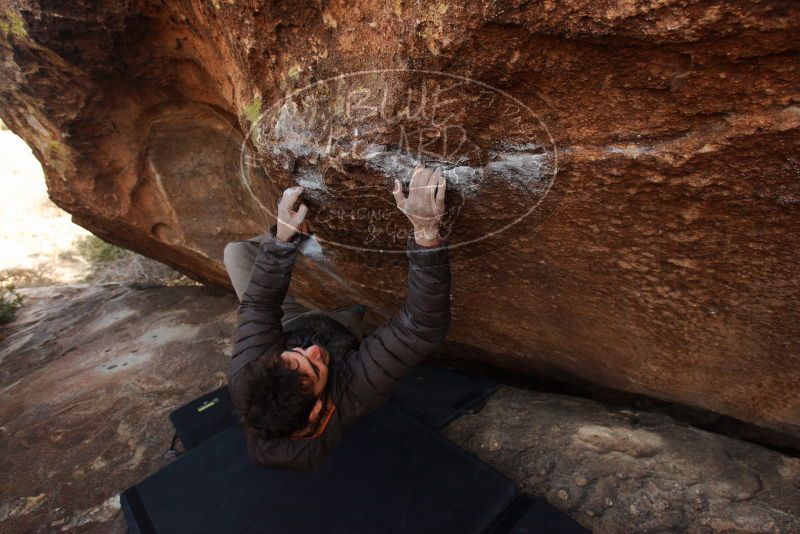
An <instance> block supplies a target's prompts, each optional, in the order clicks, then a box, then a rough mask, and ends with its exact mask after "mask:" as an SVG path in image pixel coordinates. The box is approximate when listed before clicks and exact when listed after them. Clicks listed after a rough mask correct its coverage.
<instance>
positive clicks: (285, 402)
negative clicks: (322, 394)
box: [242, 357, 317, 439]
mask: <svg viewBox="0 0 800 534" xmlns="http://www.w3.org/2000/svg"><path fill="white" fill-rule="evenodd" d="M316 402H317V398H316V397H315V396H314V393H313V392H312V386H311V383H310V382H309V380H308V379H307V377H305V376H304V375H303V374H301V373H300V372H299V371H297V370H296V369H292V368H290V367H287V365H286V363H285V362H284V361H283V360H282V359H281V358H280V357H277V358H275V359H274V360H272V361H271V362H270V363H267V364H265V365H258V364H256V365H255V366H253V370H252V371H251V374H250V377H249V379H248V385H247V396H246V400H245V406H244V412H245V413H244V414H242V415H243V418H244V422H245V424H247V425H249V426H251V427H252V428H254V429H256V433H257V434H259V437H260V438H261V439H273V438H286V437H289V436H290V435H291V434H292V433H294V432H296V431H298V430H300V429H302V428H304V427H305V426H306V425H307V424H308V416H309V415H310V414H311V410H313V409H314V404H315V403H316Z"/></svg>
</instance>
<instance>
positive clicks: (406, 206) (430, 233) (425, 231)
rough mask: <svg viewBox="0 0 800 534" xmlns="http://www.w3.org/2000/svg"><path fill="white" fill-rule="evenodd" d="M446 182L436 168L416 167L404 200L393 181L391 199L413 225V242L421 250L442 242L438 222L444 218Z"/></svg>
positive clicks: (399, 189) (397, 181)
mask: <svg viewBox="0 0 800 534" xmlns="http://www.w3.org/2000/svg"><path fill="white" fill-rule="evenodd" d="M446 187H447V183H446V182H445V179H444V177H443V176H442V171H441V170H440V169H430V168H425V167H423V166H421V165H418V166H417V167H415V168H414V172H413V173H412V175H411V183H410V184H409V186H408V197H406V196H405V195H404V194H403V185H402V184H401V183H400V181H399V180H395V181H394V191H392V194H393V195H394V200H395V202H396V203H397V207H398V208H400V211H402V212H403V213H404V214H405V215H406V217H408V220H409V221H411V224H412V225H413V226H414V239H415V240H416V242H417V244H418V245H421V246H423V247H434V246H436V245H438V244H439V243H441V242H442V239H441V237H439V223H440V221H441V220H442V216H443V215H444V193H445V188H446Z"/></svg>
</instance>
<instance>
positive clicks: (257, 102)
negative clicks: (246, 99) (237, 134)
mask: <svg viewBox="0 0 800 534" xmlns="http://www.w3.org/2000/svg"><path fill="white" fill-rule="evenodd" d="M261 105H262V102H261V95H256V96H255V98H253V101H252V102H250V104H249V105H248V106H247V107H245V108H244V116H245V118H247V120H248V121H250V125H251V126H252V125H253V124H255V123H256V121H258V118H259V117H260V116H261Z"/></svg>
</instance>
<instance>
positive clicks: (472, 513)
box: [122, 404, 516, 534]
mask: <svg viewBox="0 0 800 534" xmlns="http://www.w3.org/2000/svg"><path fill="white" fill-rule="evenodd" d="M515 497H516V491H515V489H514V485H513V484H512V483H511V481H509V480H507V479H506V478H504V477H503V476H501V475H500V474H499V473H498V472H496V471H495V470H494V469H493V468H491V467H489V466H488V465H486V464H484V463H482V462H481V461H480V460H478V459H477V458H475V457H474V456H472V455H470V454H469V453H467V452H466V451H464V450H462V449H460V448H459V447H457V446H456V445H454V444H452V443H451V442H449V441H447V440H446V439H444V438H443V437H441V435H439V434H438V433H437V432H435V431H434V430H432V429H431V428H429V427H428V426H426V425H423V424H422V423H420V422H419V421H417V420H415V419H414V418H412V417H410V416H409V415H408V414H406V413H404V412H403V411H401V410H399V409H398V408H396V407H394V406H392V405H390V404H386V405H384V406H383V407H382V408H381V409H380V410H378V411H377V412H375V413H373V414H371V415H369V416H367V417H365V418H364V419H362V420H361V421H359V422H358V423H357V424H355V425H354V426H353V427H351V428H350V429H349V430H348V431H347V432H345V434H344V436H343V438H342V441H341V442H340V443H339V444H338V445H337V446H336V447H334V448H333V450H332V451H331V454H330V456H329V457H328V459H327V461H326V462H325V464H324V465H323V466H322V467H321V468H319V469H318V470H316V471H312V472H294V471H285V470H278V469H264V468H261V467H258V466H257V465H255V464H253V463H252V462H250V460H249V458H248V455H247V451H246V446H245V442H244V437H243V435H242V431H241V429H240V428H239V427H238V426H235V425H234V426H229V427H228V428H227V429H225V430H223V431H222V432H220V433H218V434H217V435H216V436H214V437H212V438H210V439H207V440H206V441H205V442H203V443H202V445H200V446H199V447H196V448H194V449H192V450H190V451H189V452H187V453H186V454H184V455H182V456H180V457H179V458H178V459H177V460H176V461H175V462H173V463H172V464H170V465H168V466H166V467H165V468H163V469H162V470H160V471H158V472H157V473H155V474H154V475H152V476H150V477H149V478H147V479H145V480H144V481H143V482H141V483H140V484H138V485H136V486H134V487H133V488H131V489H129V490H127V491H126V492H125V493H123V495H122V505H123V510H124V512H125V516H126V519H127V520H128V523H129V526H130V527H131V530H132V531H133V532H143V533H145V534H147V533H151V532H169V533H184V532H185V533H192V534H195V533H202V532H208V533H226V532H231V533H232V532H237V533H238V532H281V533H291V532H301V533H307V532H326V533H327V532H342V533H348V534H349V533H353V532H359V533H372V532H380V533H386V534H389V533H393V532H397V533H404V534H407V533H410V532H414V533H418V532H436V533H441V532H458V533H470V532H476V533H477V532H483V531H485V530H486V529H487V528H488V527H489V526H490V525H492V524H493V523H495V522H496V521H497V519H498V518H499V517H500V516H501V515H502V514H503V512H504V510H506V508H508V507H509V505H510V504H511V503H512V501H514V499H515Z"/></svg>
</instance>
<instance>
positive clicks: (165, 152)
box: [0, 0, 800, 438]
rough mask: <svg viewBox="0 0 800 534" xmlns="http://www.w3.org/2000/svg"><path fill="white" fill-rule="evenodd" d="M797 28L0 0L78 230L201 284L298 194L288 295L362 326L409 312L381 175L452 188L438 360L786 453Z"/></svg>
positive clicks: (798, 118)
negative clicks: (422, 177) (657, 412)
mask: <svg viewBox="0 0 800 534" xmlns="http://www.w3.org/2000/svg"><path fill="white" fill-rule="evenodd" d="M798 26H800V6H798V4H797V3H796V2H793V1H778V0H774V1H743V2H723V1H689V2H683V1H681V2H678V1H670V0H665V1H661V2H648V1H643V0H632V1H616V2H614V1H591V2H590V1H582V0H569V1H565V2H550V1H544V2H515V1H508V2H500V1H498V2H493V1H489V0H485V1H483V2H466V1H457V2H447V3H445V2H409V1H404V0H396V1H392V2H386V3H376V2H356V3H352V4H345V3H340V2H322V3H319V2H303V1H299V2H255V1H253V2H245V1H242V2H233V1H230V0H218V1H208V2H206V1H202V2H201V1H199V0H196V1H190V0H173V1H170V2H157V1H155V0H141V1H122V2H119V1H115V2H111V1H89V0H86V1H73V2H67V3H64V2H51V1H44V0H39V1H34V0H14V1H10V0H0V116H2V119H3V120H4V121H5V122H6V124H8V125H9V126H10V127H11V128H12V129H13V130H14V131H15V132H17V133H18V134H19V135H21V136H22V137H23V138H24V139H25V140H26V141H27V142H28V143H29V144H30V145H31V147H32V148H33V150H34V151H35V153H36V154H37V156H38V157H39V159H40V161H41V162H42V164H43V165H44V167H45V170H46V175H47V182H48V187H49V191H50V195H51V197H52V198H53V200H55V202H56V203H58V204H59V205H60V206H62V207H63V208H65V209H66V210H68V211H69V212H71V213H72V214H73V216H74V219H75V221H76V222H78V223H79V224H81V225H83V226H85V227H87V228H89V229H90V230H92V231H93V232H95V233H97V234H98V235H100V236H102V237H105V238H106V239H108V240H110V241H112V242H115V243H118V244H121V245H124V246H126V247H129V248H131V249H134V250H136V251H138V252H141V253H143V254H146V255H148V256H151V257H154V258H157V259H160V260H162V261H164V262H166V263H169V264H170V265H173V266H175V267H177V268H178V269H180V270H182V271H184V272H186V273H189V274H191V275H192V276H194V277H196V278H198V279H200V280H204V281H207V282H210V283H213V284H218V285H226V284H227V278H226V275H225V272H224V270H223V267H222V264H221V258H222V250H223V247H224V245H225V243H226V242H227V241H229V240H231V239H235V238H243V237H247V236H251V235H254V234H257V233H261V232H262V231H263V230H264V228H265V227H266V226H267V225H268V224H269V223H270V221H271V215H270V211H272V210H271V206H273V205H274V202H275V199H276V195H277V194H278V193H279V192H280V191H281V190H282V189H283V188H284V187H286V186H288V185H290V184H294V183H300V184H303V185H305V186H306V190H307V193H308V194H307V201H308V203H309V205H310V207H311V216H310V220H311V224H312V229H313V231H314V232H315V235H316V237H317V243H314V245H318V246H312V247H311V248H310V251H309V255H308V257H306V258H304V260H303V261H302V262H301V264H300V265H299V266H298V268H297V270H296V275H295V283H294V288H293V290H294V291H295V292H296V293H298V294H299V295H301V296H303V297H305V298H307V299H309V300H311V301H313V302H316V303H318V304H319V305H321V306H333V305H336V304H342V303H349V302H362V303H364V304H366V305H368V307H370V308H371V309H373V310H376V311H377V313H375V314H374V315H373V316H372V319H373V320H374V321H378V320H380V316H382V315H386V314H387V313H389V312H390V311H391V309H392V308H393V307H395V306H396V305H397V303H398V302H399V300H400V298H401V296H402V294H403V293H404V287H403V284H402V283H401V280H403V271H402V269H403V266H402V261H398V260H402V256H400V255H399V254H397V252H398V251H400V250H401V243H402V239H403V232H404V231H405V228H404V226H403V225H402V219H401V218H400V216H399V214H398V213H396V212H395V211H394V210H393V209H392V206H391V204H390V203H389V202H390V198H391V197H390V193H389V188H390V184H391V180H392V178H395V177H399V178H403V177H404V175H405V173H406V172H407V171H408V169H409V168H410V167H411V166H413V164H415V163H417V162H423V163H426V164H431V165H433V164H435V165H440V166H443V167H444V168H445V170H446V171H447V176H448V183H449V192H448V201H447V202H448V208H449V211H448V215H447V218H446V221H447V224H448V230H449V231H451V233H450V236H449V240H450V243H451V244H452V245H453V256H454V262H455V263H454V266H453V271H454V280H455V288H454V293H453V304H454V321H453V327H452V330H451V333H450V336H449V340H450V347H451V348H457V349H458V350H460V351H461V354H463V355H473V356H474V357H477V358H481V359H484V360H488V361H490V362H493V363H497V364H500V365H503V366H505V367H509V368H513V369H517V370H519V371H521V372H524V371H537V372H543V373H546V374H549V375H551V376H556V377H562V378H568V379H571V380H582V381H588V382H590V383H595V384H602V385H604V386H608V387H612V388H616V389H621V390H627V391H635V392H641V393H646V394H649V395H652V396H655V397H659V398H662V399H667V400H672V401H678V402H682V403H685V404H690V405H694V406H700V407H703V408H707V409H710V410H713V411H716V412H719V413H722V414H726V415H730V416H733V417H736V418H739V419H741V420H744V421H748V422H751V423H755V424H757V425H760V426H763V427H768V428H770V429H772V430H776V431H780V432H782V433H784V434H786V435H790V436H794V437H795V438H800V397H798V396H797V391H798V390H799V389H800V326H798V325H800V321H798V317H799V316H800V304H799V303H800V283H799V282H800V264H799V263H798V252H797V243H798V241H800V150H798V148H799V147H798V142H799V141H800V103H798V100H800V65H799V62H798V57H799V54H800V52H799V51H800V33H799V32H798V31H797V28H798ZM364 71H367V72H364ZM378 71H379V72H378ZM356 72H360V74H352V73H356ZM336 76H339V78H335V79H333V80H331V78H334V77H336ZM4 194H13V191H4ZM381 251H382V252H381Z"/></svg>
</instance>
